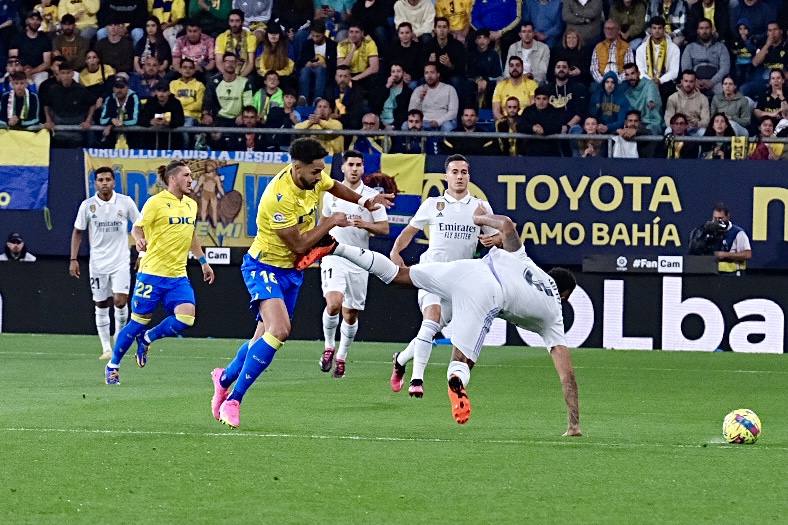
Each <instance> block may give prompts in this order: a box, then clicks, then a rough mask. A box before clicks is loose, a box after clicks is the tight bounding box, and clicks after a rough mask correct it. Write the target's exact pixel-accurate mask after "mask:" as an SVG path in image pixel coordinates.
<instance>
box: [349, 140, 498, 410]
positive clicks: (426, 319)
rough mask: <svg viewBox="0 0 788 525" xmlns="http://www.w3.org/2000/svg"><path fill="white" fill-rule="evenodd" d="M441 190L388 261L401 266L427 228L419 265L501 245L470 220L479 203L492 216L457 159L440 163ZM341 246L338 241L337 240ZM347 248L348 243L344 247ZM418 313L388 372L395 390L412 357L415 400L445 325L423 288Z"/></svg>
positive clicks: (422, 209) (428, 201)
mask: <svg viewBox="0 0 788 525" xmlns="http://www.w3.org/2000/svg"><path fill="white" fill-rule="evenodd" d="M444 168H445V171H446V186H447V187H446V191H445V192H444V194H443V195H441V196H440V197H429V198H427V199H426V200H425V201H424V202H422V203H421V206H419V209H418V211H417V212H416V215H414V216H413V218H412V219H411V221H410V224H408V226H406V227H405V229H403V230H402V233H400V234H399V236H398V237H397V240H396V241H394V246H393V247H392V248H391V254H390V257H391V260H392V261H393V262H394V263H395V264H397V265H399V266H405V262H404V261H403V260H402V257H401V256H400V252H401V251H402V250H404V249H405V248H407V246H408V245H409V244H410V243H411V241H412V240H413V238H414V237H415V236H416V234H417V233H418V232H420V231H422V230H423V229H424V228H425V227H429V232H430V235H429V247H428V248H427V251H425V252H424V253H423V254H421V258H420V259H419V262H422V263H426V262H447V261H456V260H458V259H472V258H473V255H474V253H475V252H476V245H477V244H478V242H479V241H481V243H482V244H483V245H484V246H486V247H490V246H493V245H495V244H496V243H499V242H500V235H498V234H497V232H496V231H495V230H494V229H492V228H489V227H487V226H483V227H479V226H477V225H476V224H474V222H473V214H474V212H475V211H476V208H478V207H479V206H480V205H481V206H484V208H485V209H486V210H487V211H488V212H489V213H492V208H490V204H489V203H488V202H487V201H484V200H482V199H479V198H477V197H472V196H471V194H470V193H469V192H468V184H469V183H470V178H471V174H470V166H469V164H468V160H467V159H466V158H465V157H463V156H462V155H451V156H449V157H447V158H446V162H445V163H444ZM337 241H339V242H340V243H342V240H340V239H337ZM343 244H347V243H343ZM418 300H419V310H421V313H422V316H423V321H422V322H421V326H420V327H419V332H418V334H416V337H414V338H413V340H412V341H411V342H410V343H409V344H408V346H407V348H406V349H405V350H403V351H402V352H399V353H397V354H394V360H393V367H392V371H391V381H390V383H391V389H392V390H393V391H394V392H399V391H400V390H401V389H402V383H403V380H404V378H405V365H406V364H407V362H408V361H410V360H411V359H413V370H412V372H411V379H410V387H409V388H408V394H410V395H411V396H412V397H417V398H420V397H422V396H423V395H424V370H425V368H426V367H427V362H428V361H429V359H430V354H431V353H432V339H433V338H434V337H435V334H437V333H438V331H439V330H440V329H441V328H443V327H444V326H446V322H448V319H446V322H443V320H442V319H441V298H440V297H438V296H437V295H436V294H434V293H430V292H428V291H426V290H421V289H420V290H419V294H418Z"/></svg>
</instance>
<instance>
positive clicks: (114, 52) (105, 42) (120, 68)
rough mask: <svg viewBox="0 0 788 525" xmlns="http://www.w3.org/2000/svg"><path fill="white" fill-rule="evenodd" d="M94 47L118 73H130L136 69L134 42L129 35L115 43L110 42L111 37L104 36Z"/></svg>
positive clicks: (104, 60) (102, 58) (104, 61)
mask: <svg viewBox="0 0 788 525" xmlns="http://www.w3.org/2000/svg"><path fill="white" fill-rule="evenodd" d="M94 49H95V50H96V52H97V53H98V54H99V56H100V57H101V60H102V61H103V63H104V64H108V65H110V66H112V67H113V68H115V71H117V72H118V73H120V72H124V73H128V72H130V71H132V70H133V69H134V44H132V43H131V38H129V37H128V36H124V37H123V38H121V39H120V40H119V41H118V42H115V43H113V42H110V40H109V38H102V39H101V40H99V41H98V42H96V46H95V48H94Z"/></svg>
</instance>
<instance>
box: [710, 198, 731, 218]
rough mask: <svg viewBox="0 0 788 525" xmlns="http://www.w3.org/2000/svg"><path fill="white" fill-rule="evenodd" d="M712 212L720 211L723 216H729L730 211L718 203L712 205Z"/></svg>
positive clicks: (721, 203)
mask: <svg viewBox="0 0 788 525" xmlns="http://www.w3.org/2000/svg"><path fill="white" fill-rule="evenodd" d="M713 211H721V212H722V213H724V214H725V215H730V214H731V210H730V209H729V208H728V205H727V204H725V203H724V202H722V201H718V202H715V203H714V210H713Z"/></svg>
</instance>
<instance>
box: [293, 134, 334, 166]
mask: <svg viewBox="0 0 788 525" xmlns="http://www.w3.org/2000/svg"><path fill="white" fill-rule="evenodd" d="M326 155H328V151H326V148H324V147H323V145H322V144H320V142H318V141H316V140H315V139H311V138H309V137H305V138H300V139H295V140H294V141H293V142H292V143H291V144H290V158H291V159H292V160H297V161H299V162H303V163H304V164H311V163H313V162H314V161H316V160H319V159H322V158H323V157H325V156H326Z"/></svg>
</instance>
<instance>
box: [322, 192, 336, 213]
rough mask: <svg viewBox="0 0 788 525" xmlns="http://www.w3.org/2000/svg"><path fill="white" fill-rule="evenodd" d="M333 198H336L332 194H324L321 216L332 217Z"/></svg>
mask: <svg viewBox="0 0 788 525" xmlns="http://www.w3.org/2000/svg"><path fill="white" fill-rule="evenodd" d="M333 198H334V196H333V195H331V194H330V193H324V194H323V209H322V210H320V214H321V215H322V216H323V217H331V199H333Z"/></svg>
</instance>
